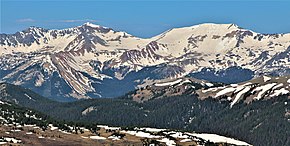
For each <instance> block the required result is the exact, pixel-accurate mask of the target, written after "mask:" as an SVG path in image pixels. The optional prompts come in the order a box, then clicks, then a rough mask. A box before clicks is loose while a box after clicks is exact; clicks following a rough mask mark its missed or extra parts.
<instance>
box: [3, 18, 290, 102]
mask: <svg viewBox="0 0 290 146" xmlns="http://www.w3.org/2000/svg"><path fill="white" fill-rule="evenodd" d="M0 36H1V37H0V47H1V49H0V60H1V63H2V65H1V66H0V72H1V77H2V78H3V79H5V80H6V81H9V82H12V83H17V84H29V86H31V88H40V87H42V86H43V88H45V86H44V85H45V84H46V82H51V78H52V76H54V77H56V76H55V74H56V75H58V77H59V79H60V80H62V81H61V82H59V83H63V84H66V87H67V89H66V90H71V91H70V94H72V93H73V94H78V95H86V94H87V93H89V92H95V93H97V94H100V95H101V94H102V91H100V90H99V91H98V89H97V86H99V85H100V86H101V85H102V84H104V83H103V79H110V80H114V79H116V80H120V82H121V80H124V79H131V80H132V81H131V82H134V85H132V86H131V88H130V90H133V89H134V86H137V83H139V82H135V80H140V83H142V82H143V80H148V77H147V79H146V77H145V78H144V77H143V76H146V75H148V76H151V77H152V78H158V79H160V78H176V77H182V76H185V75H187V74H189V73H198V72H200V71H201V69H202V68H213V69H216V70H217V71H218V70H223V69H227V68H230V67H233V66H238V67H242V68H245V69H250V70H251V71H253V72H254V73H253V74H254V75H255V76H260V75H263V74H271V75H287V74H289V73H290V70H289V68H290V66H289V65H290V64H289V62H290V60H289V58H290V57H289V49H287V48H289V46H290V34H272V35H269V34H261V33H256V32H253V31H250V30H247V29H242V28H240V27H239V26H238V25H236V24H214V23H205V24H199V25H194V26H189V27H182V28H173V29H170V30H168V31H166V32H164V33H162V34H160V35H157V36H155V37H152V38H147V39H144V38H138V37H135V36H133V35H130V34H128V33H126V32H122V31H115V30H113V29H112V28H109V27H103V26H100V25H95V24H92V23H89V22H88V23H85V24H83V25H81V26H77V27H73V28H68V29H62V30H47V29H43V28H39V27H30V28H28V29H26V30H24V31H20V32H17V33H15V34H0ZM44 58H49V59H46V61H45V60H43V59H44ZM48 68H49V73H47V72H45V70H48ZM145 70H149V71H145ZM36 71H37V72H38V73H36ZM21 72H22V73H21ZM141 72H142V73H143V75H142V79H140V78H138V77H136V78H135V79H134V80H133V77H127V76H128V75H130V76H134V75H135V74H138V73H140V74H141ZM140 76H141V75H139V77H140ZM153 76H155V77H153ZM40 83H41V84H40ZM47 84H50V83H47ZM96 84H99V85H96ZM32 85H33V86H34V85H35V87H32ZM36 85H37V86H36ZM98 88H101V87H98ZM43 90H44V89H43ZM63 92H64V91H61V93H60V91H59V93H60V94H63ZM124 92H125V91H124ZM122 94H123V93H122ZM104 96H105V95H104ZM114 96H115V95H114Z"/></svg>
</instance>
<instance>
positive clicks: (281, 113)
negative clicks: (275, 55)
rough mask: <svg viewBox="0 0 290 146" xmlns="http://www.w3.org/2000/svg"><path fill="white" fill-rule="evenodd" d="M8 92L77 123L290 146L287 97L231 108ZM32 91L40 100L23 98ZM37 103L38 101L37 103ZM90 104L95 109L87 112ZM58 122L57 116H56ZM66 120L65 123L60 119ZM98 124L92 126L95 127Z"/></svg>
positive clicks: (193, 99) (177, 100) (179, 99)
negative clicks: (61, 98)
mask: <svg viewBox="0 0 290 146" xmlns="http://www.w3.org/2000/svg"><path fill="white" fill-rule="evenodd" d="M9 86H11V87H7V88H6V90H7V92H8V93H10V94H9V95H8V96H3V95H1V96H2V97H1V99H2V100H5V101H9V102H11V103H13V102H15V100H17V104H18V105H20V106H22V107H27V108H31V109H33V110H36V111H39V112H40V113H42V114H45V115H48V117H51V119H57V120H55V121H54V123H57V121H62V122H64V123H71V124H72V125H76V124H78V125H87V126H88V125H96V124H105V125H109V126H122V127H135V126H138V127H143V126H146V127H156V128H166V129H178V130H181V131H190V132H193V131H195V132H203V133H216V134H220V135H224V136H228V137H233V138H237V139H240V140H243V141H246V142H248V143H251V144H253V145H257V146H266V145H269V146H272V145H281V146H284V145H285V146H286V145H290V122H289V116H286V112H287V111H289V109H290V106H289V104H286V103H288V101H289V99H288V96H287V95H285V96H280V97H275V98H272V99H269V100H262V101H259V102H252V103H250V104H245V103H242V102H240V103H239V104H237V105H235V106H233V107H232V108H230V106H229V103H228V102H227V101H221V100H218V99H213V98H207V99H205V100H200V99H198V98H197V96H198V95H182V96H173V97H164V98H158V99H154V100H149V101H147V102H144V103H137V102H134V101H131V100H129V99H126V98H118V99H103V98H99V99H87V100H79V101H74V102H65V103H62V102H56V101H51V100H48V99H46V98H44V97H41V96H39V95H37V94H35V93H33V92H32V91H30V90H27V89H23V88H20V87H17V88H15V87H14V86H13V85H9ZM24 93H25V94H28V95H30V96H31V97H32V98H33V99H35V100H28V98H26V99H25V98H24V97H23V94H24ZM35 103H37V104H35ZM89 107H91V108H92V109H93V110H91V111H90V112H87V113H86V114H82V112H83V111H84V110H86V109H87V108H89ZM51 121H53V120H51ZM59 123H61V122H59ZM92 127H93V126H92Z"/></svg>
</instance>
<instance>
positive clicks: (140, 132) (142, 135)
mask: <svg viewBox="0 0 290 146" xmlns="http://www.w3.org/2000/svg"><path fill="white" fill-rule="evenodd" d="M121 132H122V133H127V134H130V135H135V136H137V137H144V138H161V136H155V135H151V134H150V133H146V132H142V131H125V130H122V131H121Z"/></svg>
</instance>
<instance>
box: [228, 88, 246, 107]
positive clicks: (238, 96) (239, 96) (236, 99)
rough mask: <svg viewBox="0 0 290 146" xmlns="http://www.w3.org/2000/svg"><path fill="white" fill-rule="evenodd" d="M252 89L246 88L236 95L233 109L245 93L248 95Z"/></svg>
mask: <svg viewBox="0 0 290 146" xmlns="http://www.w3.org/2000/svg"><path fill="white" fill-rule="evenodd" d="M250 89H251V88H250V87H245V88H244V89H243V90H242V91H240V92H239V93H238V94H237V95H236V97H235V99H234V100H233V102H232V103H231V107H233V105H234V104H235V103H237V102H238V101H239V99H240V98H241V97H242V96H243V95H244V94H245V93H247V92H248V91H250Z"/></svg>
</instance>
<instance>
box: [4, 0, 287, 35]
mask: <svg viewBox="0 0 290 146" xmlns="http://www.w3.org/2000/svg"><path fill="white" fill-rule="evenodd" d="M0 4H1V20H0V21H1V23H0V24H1V25H0V28H1V30H0V31H1V33H15V32H16V31H20V30H23V29H25V28H27V27H29V26H39V27H43V28H48V29H62V28H68V27H74V26H78V25H81V24H83V23H85V22H86V21H91V22H92V23H95V24H99V25H103V26H107V27H111V28H113V29H116V30H122V31H126V32H128V33H130V34H133V35H135V36H139V37H151V36H154V35H157V34H160V33H161V32H163V31H166V30H167V29H170V28H173V27H183V26H191V25H195V24H200V23H207V22H211V23H235V24H237V25H239V26H241V27H243V28H247V29H250V30H254V31H256V32H260V33H289V32H290V1H249V0H246V1H238V0H235V1H222V0H212V1H196V0H193V1H165V0H163V1H132V0H131V1H92V0H89V1H88V0H87V1H77V0H73V1H68V0H66V1H56V0H54V1H44V0H40V1H37V0H31V1H26V0H22V1H16V0H1V3H0Z"/></svg>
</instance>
